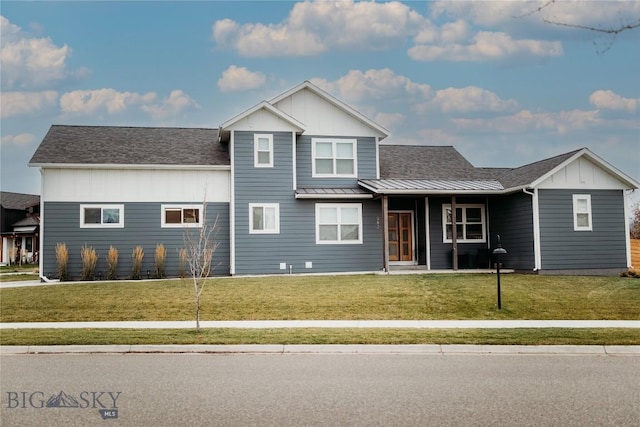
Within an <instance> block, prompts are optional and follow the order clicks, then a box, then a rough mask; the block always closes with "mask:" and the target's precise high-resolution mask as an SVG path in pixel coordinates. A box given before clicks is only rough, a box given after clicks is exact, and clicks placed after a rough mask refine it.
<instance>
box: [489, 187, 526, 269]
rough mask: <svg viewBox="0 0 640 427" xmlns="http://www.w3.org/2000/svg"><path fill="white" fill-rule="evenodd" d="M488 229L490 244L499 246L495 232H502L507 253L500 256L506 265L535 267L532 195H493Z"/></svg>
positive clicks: (502, 240) (503, 245) (517, 267)
mask: <svg viewBox="0 0 640 427" xmlns="http://www.w3.org/2000/svg"><path fill="white" fill-rule="evenodd" d="M489 230H490V233H491V247H492V248H495V247H496V244H497V239H496V236H497V235H500V238H501V242H502V247H503V248H505V249H506V250H507V254H506V255H503V256H502V257H501V261H502V262H503V264H504V265H505V267H507V268H512V269H515V270H525V271H527V270H528V271H533V269H534V268H535V253H534V246H533V240H534V236H533V200H532V196H530V195H528V194H525V193H515V194H511V195H508V196H500V197H492V198H490V199H489Z"/></svg>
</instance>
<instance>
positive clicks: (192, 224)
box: [160, 205, 204, 228]
mask: <svg viewBox="0 0 640 427" xmlns="http://www.w3.org/2000/svg"><path fill="white" fill-rule="evenodd" d="M167 209H181V210H184V209H199V211H200V213H199V214H198V218H199V219H200V222H187V223H185V222H183V223H181V224H167V223H166V222H165V219H166V218H165V214H164V213H165V211H166V210H167ZM203 212H204V209H203V206H202V205H162V206H161V208H160V227H162V228H201V227H202V220H203V218H202V214H203Z"/></svg>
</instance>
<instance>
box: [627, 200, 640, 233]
mask: <svg viewBox="0 0 640 427" xmlns="http://www.w3.org/2000/svg"><path fill="white" fill-rule="evenodd" d="M629 232H630V234H631V238H632V239H640V203H636V205H635V206H634V208H633V218H632V220H631V227H630V229H629Z"/></svg>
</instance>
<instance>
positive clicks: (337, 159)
mask: <svg viewBox="0 0 640 427" xmlns="http://www.w3.org/2000/svg"><path fill="white" fill-rule="evenodd" d="M312 146H313V176H314V177H345V178H351V177H353V178H355V177H356V176H357V174H358V171H357V164H358V161H357V155H356V153H357V142H356V140H355V139H327V138H314V139H313V140H312Z"/></svg>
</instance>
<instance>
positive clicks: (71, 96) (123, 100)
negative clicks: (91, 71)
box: [60, 88, 156, 115]
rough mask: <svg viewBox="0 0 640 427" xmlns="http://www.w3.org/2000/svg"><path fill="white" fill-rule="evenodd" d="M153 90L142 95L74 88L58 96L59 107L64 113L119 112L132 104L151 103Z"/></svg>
mask: <svg viewBox="0 0 640 427" xmlns="http://www.w3.org/2000/svg"><path fill="white" fill-rule="evenodd" d="M155 98H156V94H155V93H153V92H149V93H146V94H144V95H141V94H138V93H135V92H118V91H117V90H115V89H106V88H105V89H95V90H75V91H72V92H67V93H65V94H64V95H62V97H61V98H60V108H62V111H63V112H65V113H72V114H80V115H88V114H95V113H97V112H107V113H108V114H116V113H121V112H123V111H125V110H126V109H127V107H129V106H132V105H139V104H144V103H151V102H153V101H154V100H155Z"/></svg>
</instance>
